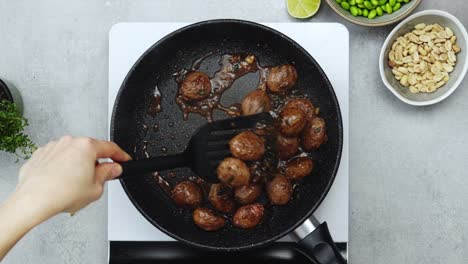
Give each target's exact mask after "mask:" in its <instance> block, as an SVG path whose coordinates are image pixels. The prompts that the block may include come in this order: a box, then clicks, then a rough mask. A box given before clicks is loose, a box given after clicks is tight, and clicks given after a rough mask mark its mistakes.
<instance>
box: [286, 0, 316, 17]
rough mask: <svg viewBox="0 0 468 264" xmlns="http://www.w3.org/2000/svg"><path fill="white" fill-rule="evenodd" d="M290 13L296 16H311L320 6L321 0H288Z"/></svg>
mask: <svg viewBox="0 0 468 264" xmlns="http://www.w3.org/2000/svg"><path fill="white" fill-rule="evenodd" d="M287 1H288V13H289V14H290V15H291V16H292V17H295V18H302V19H303V18H309V17H311V16H313V15H315V13H317V11H318V10H319V8H320V0H287Z"/></svg>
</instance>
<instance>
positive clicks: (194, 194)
mask: <svg viewBox="0 0 468 264" xmlns="http://www.w3.org/2000/svg"><path fill="white" fill-rule="evenodd" d="M172 199H173V200H174V202H175V203H176V204H177V205H178V206H181V207H187V208H195V207H197V206H199V205H200V204H201V203H202V201H203V193H202V190H201V188H200V187H199V186H198V185H197V184H196V183H194V182H192V181H183V182H179V183H178V184H177V185H176V186H175V187H174V189H172Z"/></svg>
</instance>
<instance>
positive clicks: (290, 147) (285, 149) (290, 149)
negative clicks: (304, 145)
mask: <svg viewBox="0 0 468 264" xmlns="http://www.w3.org/2000/svg"><path fill="white" fill-rule="evenodd" d="M276 148H277V151H278V155H279V158H280V159H282V160H287V159H289V158H291V157H292V156H294V155H296V153H297V152H298V151H299V138H297V137H285V136H282V135H278V137H277V138H276Z"/></svg>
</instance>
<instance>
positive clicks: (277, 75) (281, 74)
mask: <svg viewBox="0 0 468 264" xmlns="http://www.w3.org/2000/svg"><path fill="white" fill-rule="evenodd" d="M296 81H297V72H296V68H294V66H292V65H291V64H286V65H282V66H279V67H273V68H271V69H270V72H269V73H268V77H267V86H268V89H270V91H272V92H274V93H282V92H286V91H288V90H289V89H291V87H293V86H294V84H296Z"/></svg>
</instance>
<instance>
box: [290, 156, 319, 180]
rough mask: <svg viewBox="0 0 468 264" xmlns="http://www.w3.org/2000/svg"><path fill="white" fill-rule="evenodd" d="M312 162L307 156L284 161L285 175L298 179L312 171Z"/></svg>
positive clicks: (291, 178)
mask: <svg viewBox="0 0 468 264" xmlns="http://www.w3.org/2000/svg"><path fill="white" fill-rule="evenodd" d="M313 168H314V162H313V161H312V159H311V158H309V157H299V158H296V159H293V160H291V161H289V162H288V163H286V177H287V178H288V179H290V180H300V179H302V178H304V177H305V176H308V175H310V173H312V169H313Z"/></svg>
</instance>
